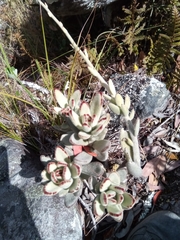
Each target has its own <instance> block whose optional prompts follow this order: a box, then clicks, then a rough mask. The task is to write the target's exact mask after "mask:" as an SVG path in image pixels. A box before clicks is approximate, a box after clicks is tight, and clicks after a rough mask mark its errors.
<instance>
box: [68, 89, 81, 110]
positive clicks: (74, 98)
mask: <svg viewBox="0 0 180 240" xmlns="http://www.w3.org/2000/svg"><path fill="white" fill-rule="evenodd" d="M80 99H81V91H80V90H76V91H75V92H73V94H72V95H71V97H70V99H69V106H70V107H71V108H72V109H76V108H77V107H78V106H79V102H80Z"/></svg>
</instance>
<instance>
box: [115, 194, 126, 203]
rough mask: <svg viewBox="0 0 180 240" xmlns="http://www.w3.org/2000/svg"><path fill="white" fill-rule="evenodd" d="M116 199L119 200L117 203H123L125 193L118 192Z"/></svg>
mask: <svg viewBox="0 0 180 240" xmlns="http://www.w3.org/2000/svg"><path fill="white" fill-rule="evenodd" d="M116 201H117V204H121V203H122V202H123V201H124V195H123V194H117V195H116Z"/></svg>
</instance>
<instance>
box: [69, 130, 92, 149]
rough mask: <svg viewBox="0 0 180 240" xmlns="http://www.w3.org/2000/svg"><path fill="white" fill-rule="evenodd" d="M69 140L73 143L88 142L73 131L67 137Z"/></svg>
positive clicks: (83, 143) (81, 143)
mask: <svg viewBox="0 0 180 240" xmlns="http://www.w3.org/2000/svg"><path fill="white" fill-rule="evenodd" d="M69 142H70V143H71V144H73V145H80V146H87V145H88V144H89V142H88V141H85V140H83V139H81V138H79V137H78V134H76V133H73V134H72V135H71V137H70V138H69Z"/></svg>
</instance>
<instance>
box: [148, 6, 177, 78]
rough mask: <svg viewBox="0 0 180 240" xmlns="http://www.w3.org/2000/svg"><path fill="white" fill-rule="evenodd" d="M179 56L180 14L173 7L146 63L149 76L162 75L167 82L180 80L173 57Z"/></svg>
mask: <svg viewBox="0 0 180 240" xmlns="http://www.w3.org/2000/svg"><path fill="white" fill-rule="evenodd" d="M179 54H180V14H179V11H178V9H177V8H176V7H175V6H174V7H173V9H172V14H171V17H170V19H169V24H168V25H167V26H166V28H165V29H164V33H160V34H159V37H158V39H157V41H156V42H155V43H154V45H153V46H152V48H151V51H150V52H149V55H148V57H147V59H146V61H147V64H146V66H147V71H148V73H149V74H155V73H163V74H164V75H165V77H166V78H167V80H172V78H176V79H177V80H178V81H179V79H180V75H179V70H177V68H175V67H176V58H175V56H177V55H179Z"/></svg>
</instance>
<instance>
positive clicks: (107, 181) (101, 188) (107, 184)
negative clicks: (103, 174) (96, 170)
mask: <svg viewBox="0 0 180 240" xmlns="http://www.w3.org/2000/svg"><path fill="white" fill-rule="evenodd" d="M110 186H111V181H110V179H109V178H105V179H103V180H102V182H101V184H100V186H99V191H100V192H105V191H106V190H107V189H108V188H109V187H110Z"/></svg>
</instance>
